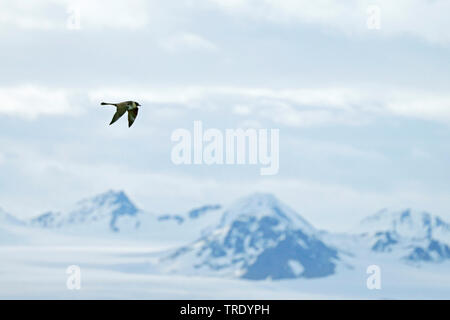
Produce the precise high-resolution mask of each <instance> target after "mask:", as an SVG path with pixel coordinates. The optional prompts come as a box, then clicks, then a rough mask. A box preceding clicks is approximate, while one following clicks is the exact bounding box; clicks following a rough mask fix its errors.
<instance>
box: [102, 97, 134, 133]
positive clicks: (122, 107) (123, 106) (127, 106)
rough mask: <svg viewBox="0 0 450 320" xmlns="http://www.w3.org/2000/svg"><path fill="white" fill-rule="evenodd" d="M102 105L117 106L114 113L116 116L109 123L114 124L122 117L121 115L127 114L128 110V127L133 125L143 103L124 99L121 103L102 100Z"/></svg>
mask: <svg viewBox="0 0 450 320" xmlns="http://www.w3.org/2000/svg"><path fill="white" fill-rule="evenodd" d="M101 105H102V106H106V105H110V106H115V107H116V108H117V111H116V113H115V114H114V117H113V118H112V120H111V123H110V124H109V125H112V124H113V123H114V122H116V121H117V120H119V119H120V117H121V116H123V115H124V114H125V112H127V111H128V127H131V125H132V124H133V122H134V120H136V117H137V115H138V111H139V108H138V107H140V106H141V105H140V104H139V103H137V102H136V101H124V102H120V103H107V102H102V103H101Z"/></svg>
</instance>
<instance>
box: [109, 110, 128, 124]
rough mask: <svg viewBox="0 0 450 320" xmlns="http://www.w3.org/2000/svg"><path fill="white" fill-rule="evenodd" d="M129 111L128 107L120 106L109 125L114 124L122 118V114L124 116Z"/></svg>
mask: <svg viewBox="0 0 450 320" xmlns="http://www.w3.org/2000/svg"><path fill="white" fill-rule="evenodd" d="M125 112H127V108H126V107H118V108H117V111H116V113H115V114H114V117H113V118H112V120H111V123H110V124H109V125H112V124H113V123H114V122H116V121H117V120H119V119H120V117H121V116H123V114H124V113H125Z"/></svg>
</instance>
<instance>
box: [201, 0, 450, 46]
mask: <svg viewBox="0 0 450 320" xmlns="http://www.w3.org/2000/svg"><path fill="white" fill-rule="evenodd" d="M209 1H210V2H212V3H215V4H217V5H218V6H219V7H220V8H222V9H223V10H225V11H227V12H229V13H231V14H238V15H245V16H249V17H252V18H256V19H264V20H266V21H272V22H276V23H296V22H300V23H306V24H313V25H319V26H322V27H325V28H326V29H328V30H337V31H341V32H345V33H347V34H349V35H352V34H359V35H362V34H367V33H368V32H372V33H373V32H377V33H378V34H382V35H389V36H396V35H404V34H409V35H413V36H417V37H420V38H422V39H425V40H427V41H430V42H433V43H441V44H444V43H445V44H448V43H450V33H448V32H446V30H449V28H450V19H448V12H450V2H449V1H447V0H434V1H429V0H395V1H392V0H377V1H372V0H347V1H335V0H317V1H309V0H262V1H254V0H232V1H230V0H209ZM370 5H377V6H378V7H379V8H380V9H381V29H380V30H376V31H374V30H368V28H367V18H368V12H367V8H368V6H370Z"/></svg>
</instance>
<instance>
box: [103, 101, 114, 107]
mask: <svg viewBox="0 0 450 320" xmlns="http://www.w3.org/2000/svg"><path fill="white" fill-rule="evenodd" d="M100 104H101V105H102V106H106V105H110V106H114V103H108V102H102V103H100Z"/></svg>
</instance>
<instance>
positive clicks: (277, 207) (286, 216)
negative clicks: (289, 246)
mask: <svg viewBox="0 0 450 320" xmlns="http://www.w3.org/2000/svg"><path fill="white" fill-rule="evenodd" d="M250 218H252V219H259V220H260V219H263V218H266V219H267V218H273V219H276V220H277V221H278V222H279V223H281V224H282V225H283V226H286V227H287V226H290V227H292V228H300V229H302V230H303V231H304V232H307V233H314V232H315V229H314V228H313V227H312V226H311V225H310V224H309V223H308V222H307V221H306V220H304V219H303V218H302V217H301V216H300V215H299V214H297V213H296V212H295V211H294V210H292V209H291V208H289V207H288V206H286V205H284V204H283V203H281V201H279V200H278V199H277V198H276V197H275V196H274V195H272V194H268V193H254V194H251V195H249V196H247V197H244V198H241V199H239V200H237V201H236V202H235V203H234V204H232V205H231V206H230V207H229V209H228V210H226V211H225V213H224V215H223V217H222V220H221V225H222V226H225V225H229V224H231V223H233V221H236V220H248V219H250Z"/></svg>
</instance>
